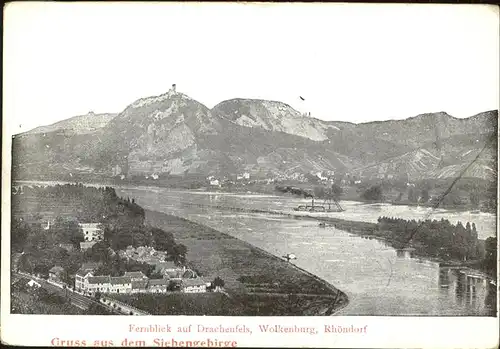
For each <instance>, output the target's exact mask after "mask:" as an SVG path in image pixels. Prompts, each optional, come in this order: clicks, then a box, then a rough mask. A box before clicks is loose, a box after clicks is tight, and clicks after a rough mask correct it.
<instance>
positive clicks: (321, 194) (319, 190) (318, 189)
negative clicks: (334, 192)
mask: <svg viewBox="0 0 500 349" xmlns="http://www.w3.org/2000/svg"><path fill="white" fill-rule="evenodd" d="M313 191H314V197H315V198H317V199H322V198H325V197H326V188H325V187H323V186H315V187H314V189H313Z"/></svg>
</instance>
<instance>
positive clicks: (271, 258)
mask: <svg viewBox="0 0 500 349" xmlns="http://www.w3.org/2000/svg"><path fill="white" fill-rule="evenodd" d="M146 222H147V223H148V224H151V225H152V226H155V227H158V228H161V229H163V230H165V231H169V232H172V234H173V235H174V237H175V240H176V241H179V242H180V243H182V244H184V245H185V246H186V247H187V248H188V255H187V260H188V261H189V264H190V266H191V267H193V268H194V269H196V270H197V271H198V272H199V273H200V274H201V276H202V277H203V278H205V279H206V280H210V281H211V280H213V279H214V278H215V277H216V276H219V277H221V278H222V279H223V280H224V282H225V289H226V291H227V293H228V295H229V297H228V299H227V300H226V302H228V303H229V304H227V305H226V308H227V309H228V312H230V314H221V313H220V311H219V310H217V311H216V310H213V311H212V310H211V309H210V307H208V308H207V307H205V308H203V309H204V311H205V313H204V314H198V315H233V316H234V315H244V316H249V315H258V316H266V315H272V316H288V315H294V316H298V315H332V314H335V313H336V312H337V311H338V310H340V309H341V308H343V307H345V306H346V305H347V304H348V298H347V295H346V294H345V293H343V292H342V291H340V290H338V289H337V288H336V287H334V286H333V285H331V284H329V283H328V282H326V281H324V280H322V279H321V278H319V277H317V276H315V275H313V274H311V273H309V272H307V271H306V270H304V269H302V268H299V267H297V266H295V265H294V264H293V263H289V262H287V261H286V260H284V259H282V258H280V257H278V256H275V255H273V254H271V253H268V252H266V251H264V250H262V249H260V248H257V247H255V246H253V245H251V244H249V243H247V242H245V241H242V240H240V239H237V238H235V237H232V236H230V235H228V234H225V233H221V232H219V231H217V230H215V229H212V228H209V227H207V226H204V225H201V224H198V223H195V222H192V221H189V220H186V219H184V218H180V217H176V216H172V215H169V214H166V213H162V212H156V211H149V210H146ZM163 301H168V300H167V299H164V300H163ZM235 310H237V311H235Z"/></svg>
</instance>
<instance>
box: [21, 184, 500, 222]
mask: <svg viewBox="0 0 500 349" xmlns="http://www.w3.org/2000/svg"><path fill="white" fill-rule="evenodd" d="M14 182H19V183H23V182H24V183H30V182H31V183H43V182H47V183H50V182H52V183H54V182H60V183H76V182H78V183H82V184H85V185H101V186H113V187H117V188H119V187H124V188H126V187H130V188H135V187H144V188H165V189H171V190H189V191H193V192H214V193H221V194H224V193H229V194H257V195H259V194H260V195H262V194H265V195H276V196H280V197H295V198H296V197H297V196H293V195H291V194H284V193H280V192H279V191H277V190H276V188H275V184H251V185H231V186H222V187H217V186H207V185H196V186H192V185H191V184H192V183H191V182H190V181H189V180H187V181H183V180H175V181H172V180H167V179H158V180H154V179H141V180H127V179H124V180H121V179H117V178H101V177H95V178H81V179H78V180H76V179H75V180H70V181H68V180H67V179H64V180H57V179H40V180H27V179H18V180H13V183H14ZM341 200H343V201H354V202H360V203H365V204H384V205H394V206H412V207H425V208H429V207H435V206H436V204H435V203H434V202H431V201H428V202H426V203H416V202H412V201H409V200H407V199H402V200H400V201H397V200H395V199H394V198H392V197H384V198H383V199H382V200H375V201H374V200H368V199H365V198H363V197H362V196H360V195H359V193H358V192H357V191H356V190H353V189H352V188H350V189H349V190H347V189H346V190H344V193H343V195H342V197H341ZM437 207H438V208H442V209H447V210H453V211H457V212H468V211H478V213H479V212H482V213H492V214H496V210H491V209H484V208H483V207H481V206H477V205H472V204H470V203H468V204H462V205H450V204H445V203H442V202H441V203H440V204H439V205H438V206H437Z"/></svg>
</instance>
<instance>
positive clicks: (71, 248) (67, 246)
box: [59, 244, 75, 252]
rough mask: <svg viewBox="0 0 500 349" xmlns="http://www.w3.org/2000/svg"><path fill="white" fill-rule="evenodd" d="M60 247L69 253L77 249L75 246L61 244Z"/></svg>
mask: <svg viewBox="0 0 500 349" xmlns="http://www.w3.org/2000/svg"><path fill="white" fill-rule="evenodd" d="M59 247H60V248H64V249H65V250H66V251H68V252H71V251H74V249H75V246H73V244H59Z"/></svg>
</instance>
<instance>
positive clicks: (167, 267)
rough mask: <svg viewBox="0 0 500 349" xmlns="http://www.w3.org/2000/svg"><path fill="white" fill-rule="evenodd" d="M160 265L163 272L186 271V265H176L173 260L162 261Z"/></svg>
mask: <svg viewBox="0 0 500 349" xmlns="http://www.w3.org/2000/svg"><path fill="white" fill-rule="evenodd" d="M159 265H161V269H162V271H163V272H174V271H184V270H185V268H184V267H180V266H178V265H176V264H175V263H174V262H173V261H164V262H161V263H160V264H159Z"/></svg>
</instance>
